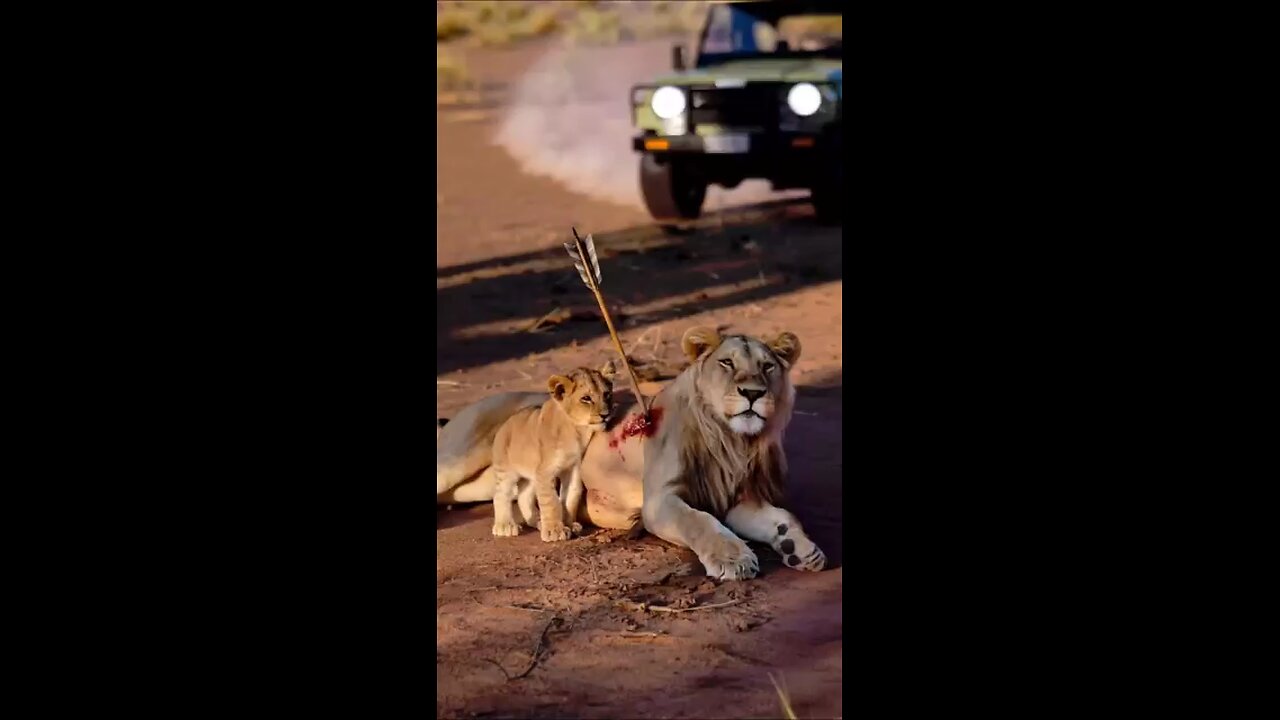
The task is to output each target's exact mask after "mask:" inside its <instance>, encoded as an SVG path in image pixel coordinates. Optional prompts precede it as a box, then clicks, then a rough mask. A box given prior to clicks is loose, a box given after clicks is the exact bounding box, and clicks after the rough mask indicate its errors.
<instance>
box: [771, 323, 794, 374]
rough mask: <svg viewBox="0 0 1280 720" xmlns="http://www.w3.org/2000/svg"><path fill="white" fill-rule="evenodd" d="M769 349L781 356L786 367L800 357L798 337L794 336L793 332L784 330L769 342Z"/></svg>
mask: <svg viewBox="0 0 1280 720" xmlns="http://www.w3.org/2000/svg"><path fill="white" fill-rule="evenodd" d="M769 349H770V350H772V351H773V354H774V355H777V356H778V357H779V358H781V360H782V361H783V362H785V363H786V364H787V367H791V366H792V365H795V364H796V361H797V360H799V359H800V338H798V337H796V336H795V333H789V332H784V333H782V334H781V335H779V336H778V337H776V338H774V339H773V342H771V343H769Z"/></svg>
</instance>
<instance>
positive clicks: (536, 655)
mask: <svg viewBox="0 0 1280 720" xmlns="http://www.w3.org/2000/svg"><path fill="white" fill-rule="evenodd" d="M558 622H560V618H558V617H553V618H551V619H550V620H548V621H547V624H546V626H545V627H543V628H542V632H541V633H539V634H538V644H537V645H534V646H533V654H532V655H531V656H530V658H529V667H527V668H525V669H524V672H522V673H520V674H519V675H516V676H515V677H513V678H511V679H512V680H519V679H520V678H522V677H524V676H526V675H528V674H529V673H531V672H533V668H534V667H535V666H536V665H537V664H538V660H539V659H541V657H542V649H543V646H544V645H545V644H546V642H547V631H548V630H550V629H551V626H552V625H555V624H556V623H558Z"/></svg>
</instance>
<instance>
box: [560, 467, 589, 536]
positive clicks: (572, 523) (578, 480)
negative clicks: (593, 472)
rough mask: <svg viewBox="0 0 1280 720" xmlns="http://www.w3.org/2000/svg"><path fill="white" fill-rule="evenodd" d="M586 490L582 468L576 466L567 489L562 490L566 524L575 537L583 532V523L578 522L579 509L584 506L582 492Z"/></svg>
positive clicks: (571, 472)
mask: <svg viewBox="0 0 1280 720" xmlns="http://www.w3.org/2000/svg"><path fill="white" fill-rule="evenodd" d="M584 489H585V488H584V486H583V484H582V466H581V465H574V466H573V469H572V470H570V471H569V482H568V483H567V487H564V488H562V489H561V491H560V494H561V496H562V498H561V499H562V500H563V501H564V522H565V524H566V525H568V526H569V531H570V532H572V533H573V534H574V535H577V534H578V533H581V532H582V523H580V522H578V509H579V508H580V507H581V506H582V492H583V490H584Z"/></svg>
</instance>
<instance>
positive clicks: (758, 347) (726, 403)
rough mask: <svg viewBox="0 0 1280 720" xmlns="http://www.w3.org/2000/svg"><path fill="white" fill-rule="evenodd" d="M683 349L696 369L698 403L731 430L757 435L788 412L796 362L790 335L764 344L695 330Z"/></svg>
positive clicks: (686, 337)
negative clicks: (775, 417)
mask: <svg viewBox="0 0 1280 720" xmlns="http://www.w3.org/2000/svg"><path fill="white" fill-rule="evenodd" d="M682 345H683V346H684V351H685V353H686V354H687V355H688V356H689V358H690V360H691V361H692V362H693V363H694V364H695V365H696V366H697V373H698V379H697V383H696V387H697V392H698V393H699V395H700V396H701V399H702V401H703V402H704V403H706V404H707V406H708V407H710V408H711V409H712V410H713V411H714V412H715V414H716V415H717V416H718V417H720V418H721V419H723V421H724V423H725V424H726V425H727V426H728V427H729V429H731V430H733V431H734V432H736V433H738V434H740V435H758V434H760V433H761V432H762V431H763V430H764V429H765V427H766V426H767V425H768V423H769V420H770V418H773V417H774V416H775V415H776V414H777V413H778V412H779V410H780V409H782V408H783V407H785V409H786V410H790V407H791V403H792V402H793V400H794V395H795V390H794V389H793V388H792V387H791V380H790V372H791V366H792V365H794V364H795V362H796V360H797V359H799V357H800V339H799V338H797V337H796V336H795V335H793V334H792V333H789V332H784V333H782V334H781V335H779V336H778V337H777V339H775V340H773V341H771V342H768V343H764V342H761V341H760V340H757V339H755V338H752V337H747V336H745V335H729V336H727V337H722V336H721V335H720V333H719V332H717V331H716V330H714V329H712V328H706V327H696V328H691V329H689V330H688V331H687V332H685V334H684V339H683V341H682ZM783 421H784V422H785V418H784V420H783Z"/></svg>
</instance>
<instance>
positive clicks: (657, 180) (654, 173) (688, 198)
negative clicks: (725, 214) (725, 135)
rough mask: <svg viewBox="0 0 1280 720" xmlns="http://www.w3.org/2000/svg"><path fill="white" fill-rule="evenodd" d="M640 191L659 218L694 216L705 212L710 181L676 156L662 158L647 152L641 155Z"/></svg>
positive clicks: (650, 209) (656, 218) (654, 216)
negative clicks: (664, 159)
mask: <svg viewBox="0 0 1280 720" xmlns="http://www.w3.org/2000/svg"><path fill="white" fill-rule="evenodd" d="M640 192H641V194H642V195H644V204H645V207H647V208H648V209H649V214H650V215H652V216H653V218H654V219H655V220H694V219H697V217H698V216H699V215H701V214H702V201H703V200H705V199H706V198H707V183H706V181H705V180H703V179H702V178H700V177H698V175H697V174H696V173H694V172H693V171H692V169H691V168H690V167H689V166H688V165H686V164H685V163H682V162H680V161H679V160H677V159H676V158H667V159H666V161H665V162H658V159H657V158H655V157H654V156H653V155H649V154H645V155H641V156H640Z"/></svg>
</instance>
